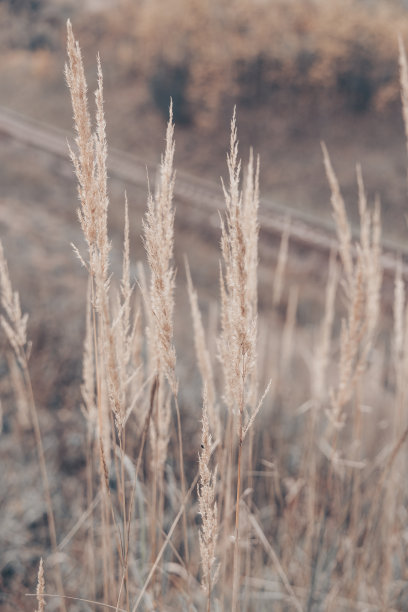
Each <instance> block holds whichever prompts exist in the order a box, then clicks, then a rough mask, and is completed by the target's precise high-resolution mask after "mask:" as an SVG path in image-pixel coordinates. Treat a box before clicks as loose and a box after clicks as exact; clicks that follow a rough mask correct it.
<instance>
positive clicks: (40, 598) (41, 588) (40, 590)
mask: <svg viewBox="0 0 408 612" xmlns="http://www.w3.org/2000/svg"><path fill="white" fill-rule="evenodd" d="M44 593H45V579H44V565H43V560H42V557H41V559H40V565H39V567H38V578H37V603H38V608H37V610H36V612H44V610H45V599H44Z"/></svg>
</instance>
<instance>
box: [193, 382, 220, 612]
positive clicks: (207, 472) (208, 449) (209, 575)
mask: <svg viewBox="0 0 408 612" xmlns="http://www.w3.org/2000/svg"><path fill="white" fill-rule="evenodd" d="M211 453H212V437H211V433H210V429H209V421H208V398H207V389H206V388H205V387H204V392H203V416H202V432H201V452H200V453H199V471H200V481H199V484H198V505H199V512H200V515H201V519H202V525H201V528H200V534H199V539H200V553H201V567H202V579H201V585H202V588H203V589H204V591H205V593H206V595H207V611H208V612H210V609H211V594H212V590H213V588H214V586H215V584H216V582H217V578H218V570H219V566H218V565H217V564H216V545H217V536H218V533H217V532H218V516H217V503H216V501H215V491H216V484H217V466H216V467H215V469H214V471H212V470H211V469H210V460H211Z"/></svg>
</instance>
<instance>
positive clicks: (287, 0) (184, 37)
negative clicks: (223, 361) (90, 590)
mask: <svg viewBox="0 0 408 612" xmlns="http://www.w3.org/2000/svg"><path fill="white" fill-rule="evenodd" d="M68 18H70V19H71V21H72V24H73V28H74V33H75V36H76V38H77V39H78V40H79V41H80V45H81V48H82V52H83V57H84V62H85V67H86V72H87V78H88V84H89V91H90V93H92V92H93V91H94V89H95V86H96V57H97V53H98V52H99V53H100V55H101V60H102V66H103V72H104V93H105V112H106V121H107V133H108V144H109V146H110V147H111V148H113V149H117V150H119V151H122V152H123V153H127V154H130V155H131V156H132V157H134V158H135V161H136V160H139V162H140V161H141V162H143V164H147V165H148V166H149V167H153V168H154V167H155V166H156V165H157V163H158V161H159V159H160V154H161V151H162V150H163V146H164V133H165V125H166V121H167V118H168V105H169V99H170V97H172V99H173V104H174V118H175V123H176V132H175V134H176V136H175V137H176V157H175V166H176V169H177V171H179V172H180V174H181V175H183V173H184V174H185V175H186V176H187V175H191V176H193V177H199V178H200V180H201V181H202V183H203V185H204V184H206V183H205V181H208V188H209V189H210V187H211V189H219V195H220V197H221V196H222V193H221V187H220V181H219V177H220V175H223V176H225V174H226V162H225V154H226V151H227V149H228V145H229V123H230V119H231V116H232V112H233V108H234V105H236V106H237V116H238V133H239V140H240V154H241V156H242V157H243V159H244V160H246V159H247V157H248V151H249V147H250V146H252V147H253V148H254V150H255V152H256V153H259V154H260V158H261V174H260V181H261V194H262V196H263V198H264V200H265V201H264V204H263V206H264V207H267V206H268V202H270V203H271V206H272V204H273V205H274V206H278V207H279V208H280V210H281V211H282V212H283V214H288V215H291V216H293V215H294V216H296V214H299V215H301V216H302V215H303V217H304V216H307V218H308V219H309V220H311V223H312V224H316V225H328V226H330V224H331V208H330V194H329V189H328V186H327V182H326V178H325V174H324V168H323V163H322V154H321V146H320V142H321V141H324V142H325V143H326V144H327V147H328V149H329V152H330V155H331V158H332V161H333V164H334V167H335V169H336V172H337V174H338V177H339V181H340V184H341V187H342V190H343V194H344V196H345V199H346V203H347V206H348V211H349V214H350V217H351V218H352V219H353V220H354V221H356V220H357V218H358V206H357V184H356V179H355V166H356V163H357V162H361V163H362V168H363V176H364V178H365V182H366V186H367V190H368V193H369V197H370V200H371V201H372V200H373V198H374V196H376V195H378V196H379V197H380V200H381V208H382V217H383V229H384V234H385V239H386V240H387V241H388V242H389V243H390V244H392V245H394V247H395V248H397V249H400V250H404V245H405V244H406V221H405V215H406V204H407V189H406V152H405V136H404V127H403V122H402V114H401V108H400V93H399V80H398V79H399V77H398V35H401V37H402V38H403V40H405V42H406V43H408V3H407V2H403V1H402V0H401V1H397V0H395V1H394V0H378V1H377V0H354V1H352V0H330V1H329V2H327V1H325V0H235V1H231V0H207V1H203V0H167V1H166V2H163V1H161V0H144V1H143V0H99V1H98V0H81V2H78V1H70V0H31V1H28V0H8V1H7V0H1V1H0V58H1V59H0V239H1V240H2V242H3V245H4V249H5V254H6V257H7V259H8V262H9V268H10V274H11V278H12V281H13V285H14V288H15V289H17V290H18V291H19V292H20V296H21V300H22V304H23V310H24V311H25V312H28V313H29V335H30V338H31V339H32V341H33V356H32V359H31V368H32V378H33V384H34V391H35V395H36V399H37V403H38V407H39V410H40V417H41V425H42V428H43V432H44V436H45V441H46V454H47V460H48V465H49V466H50V468H49V469H50V479H51V482H52V486H54V488H55V490H57V489H58V492H59V495H58V496H55V504H56V515H57V521H58V524H59V525H60V526H61V530H62V532H63V533H65V532H66V531H67V530H68V529H69V526H70V524H71V523H70V521H71V518H72V516H74V515H75V513H76V509H75V501H72V500H73V499H74V497H75V494H74V493H75V490H76V487H77V483H78V475H80V474H81V473H82V471H83V469H84V464H85V458H84V452H83V450H82V449H83V448H84V444H83V442H84V438H85V431H84V430H85V428H84V426H83V422H82V417H81V415H80V411H79V404H80V390H79V385H80V380H81V371H82V369H81V368H82V365H81V352H82V339H83V330H84V321H85V295H86V274H85V272H84V271H83V270H81V268H80V264H79V262H78V261H77V260H76V258H75V257H74V255H73V253H72V248H71V246H70V244H71V242H74V243H75V244H78V246H79V248H80V249H82V247H83V239H82V237H81V232H80V229H79V224H78V221H77V218H76V210H75V209H76V206H77V195H76V184H75V180H74V177H73V170H72V167H71V165H70V162H69V161H68V160H67V159H66V158H65V157H64V155H65V154H61V153H58V154H55V151H54V153H53V152H52V147H51V149H50V147H49V146H48V145H47V142H48V141H47V137H49V133H50V129H49V127H48V126H50V127H51V128H53V129H51V134H56V135H57V136H56V138H57V140H58V138H59V141H58V142H61V141H62V142H63V141H64V138H65V134H68V136H69V137H70V138H72V111H71V105H70V98H69V93H68V90H67V87H66V85H65V80H64V63H65V54H66V52H65V38H66V20H67V19H68ZM91 98H92V96H91ZM92 110H93V109H92ZM27 121H28V124H27ZM27 125H31V126H34V127H35V129H37V130H38V131H37V132H35V133H34V137H33V138H34V140H35V139H36V138H37V137H36V136H35V134H37V135H38V139H37V143H35V142H34V143H33V142H30V138H29V137H28V136H27V133H26V132H25V131H24V130H26V128H27ZM19 129H20V132H21V134H22V136H19V135H18V134H19V133H20V132H19ZM56 129H57V130H58V131H57V130H56ZM47 135H48V136H47ZM63 144H64V143H63ZM57 148H58V147H57ZM127 162H128V164H131V163H132V159H131V158H127ZM119 179H120V177H118V176H115V173H112V180H111V183H110V197H111V211H110V228H111V232H112V233H111V236H112V240H113V245H114V249H113V255H112V267H113V270H115V269H116V268H117V267H118V266H119V265H120V257H121V244H122V231H123V230H122V228H123V218H124V191H125V189H126V190H127V193H128V198H129V205H130V213H131V227H132V247H131V248H132V256H133V260H134V261H136V260H137V259H143V257H144V255H143V245H142V240H141V238H140V234H141V231H142V230H141V221H142V216H143V214H144V210H145V207H146V195H147V180H146V183H145V184H142V183H140V184H139V185H136V184H135V183H132V182H131V181H129V182H126V180H125V179H123V177H122V180H119ZM184 199H185V200H188V198H187V197H185V198H184ZM176 204H177V202H176ZM186 204H187V206H186ZM182 210H183V215H182V216H181V217H177V214H176V251H175V259H176V265H177V268H178V272H177V275H178V276H177V280H178V292H179V301H178V303H179V304H181V303H184V304H186V303H187V302H186V296H185V287H184V282H185V281H184V278H185V276H184V271H183V265H184V264H183V255H184V253H187V254H188V257H189V260H190V265H191V269H192V276H193V281H194V283H195V284H196V286H197V289H198V291H199V295H200V305H201V307H202V310H203V313H204V320H205V321H206V325H208V326H209V327H210V328H211V324H212V323H211V321H213V320H214V317H213V314H214V313H213V311H212V307H213V305H214V303H215V301H216V300H217V297H218V281H217V276H218V258H219V253H218V242H219V234H218V230H217V229H216V228H215V226H216V225H217V223H218V221H217V218H216V219H215V221H214V220H211V219H209V218H208V214H207V212H206V209H205V207H204V206H203V209H202V210H201V212H200V211H197V209H194V211H191V216H189V215H190V213H189V209H188V201H187V203H186V202H184V208H182ZM266 212H267V211H266ZM213 221H214V222H213ZM278 247H279V241H275V242H268V240H267V237H264V238H262V234H261V268H260V306H261V309H262V310H263V311H264V312H266V311H268V310H271V307H272V305H271V302H272V290H271V283H272V277H273V270H274V267H273V266H274V265H275V263H276V255H277V251H278ZM305 259H306V258H305V254H304V253H303V254H302V253H300V258H299V257H298V259H295V260H294V262H293V263H291V260H290V259H289V262H288V269H287V276H286V279H287V281H286V283H287V285H286V287H285V288H284V291H283V299H282V306H281V308H280V309H279V308H278V309H277V311H276V312H274V315H273V316H274V317H275V319H276V321H275V322H276V323H277V325H278V326H279V325H281V326H282V325H283V322H284V319H285V309H286V302H287V298H288V294H289V288H290V285H291V284H292V283H293V282H295V283H296V285H297V286H298V287H299V288H300V289H299V291H300V293H299V296H300V297H299V307H298V315H297V316H298V324H299V326H300V327H302V328H304V329H308V326H313V325H316V323H317V322H318V321H319V320H320V317H321V315H322V312H323V305H322V295H323V294H322V288H323V287H324V286H325V282H326V276H324V278H322V277H321V269H320V268H319V267H317V264H316V260H315V259H314V255H313V253H312V254H310V253H308V257H307V262H306V263H305ZM300 260H302V261H301V262H300ZM302 266H303V267H302ZM179 281H180V282H179ZM185 317H186V312H183V311H182V308H178V322H176V324H177V328H176V329H177V338H178V339H177V342H178V346H181V347H183V348H184V346H187V345H189V346H191V331H190V327H189V326H187V325H186V323H185V320H186V319H185ZM212 317H213V318H212ZM299 333H301V332H299ZM264 344H265V347H264V349H265V351H267V350H268V348H269V346H270V345H269V344H268V341H266V340H265V341H264ZM213 348H214V347H213ZM0 349H1V350H0V393H1V397H2V406H3V408H2V431H3V435H2V436H1V438H0V458H1V462H2V470H1V475H0V514H1V515H2V517H5V516H6V515H7V518H5V519H4V518H2V521H1V523H2V527H1V530H0V576H1V578H0V591H1V590H3V593H4V594H3V596H2V599H0V607H1V605H2V603H3V604H4V605H5V606H10V609H11V608H13V607H15V606H16V605H17V606H20V607H21V608H24V609H25V607H26V606H27V602H26V600H24V599H20V598H19V597H20V595H18V593H20V594H21V593H24V592H25V591H26V590H27V589H32V587H33V584H34V582H35V572H36V570H37V567H38V558H39V556H40V554H41V551H42V550H43V548H44V539H46V538H47V527H46V515H45V510H44V507H43V504H42V503H41V499H42V496H41V491H36V490H35V486H34V487H33V483H34V482H35V481H36V480H38V473H37V466H36V460H35V448H34V441H33V439H32V435H31V432H30V430H29V426H28V424H27V423H24V418H23V417H22V416H21V415H24V406H20V407H19V408H18V415H19V416H18V419H17V421H18V422H17V423H16V418H17V417H16V414H17V411H16V407H17V405H18V402H19V401H20V402H21V401H23V400H22V398H19V397H18V394H16V389H18V380H17V381H16V376H17V377H18V373H16V372H15V371H14V374H13V366H12V365H11V362H10V359H9V358H8V357H7V350H6V343H5V340H4V337H3V336H2V337H1V340H0ZM188 350H190V349H188ZM214 350H215V349H214ZM179 367H180V368H181V370H182V372H181V375H183V374H184V375H185V377H188V376H190V377H192V378H190V379H191V380H193V381H194V380H196V381H198V378H197V373H196V372H194V373H192V366H191V365H189V364H188V362H186V363H184V364H183V363H182V364H181V365H180V366H179ZM305 367H306V366H305V364H300V365H299V364H298V370H297V372H298V374H299V371H300V375H299V378H301V377H302V372H303V371H304V370H305ZM299 369H300V370H299ZM10 374H11V375H12V376H10ZM13 376H14V382H13V378H12V377H13ZM195 391H196V389H195ZM195 391H194V385H192V389H190V390H189V389H188V388H187V389H186V391H185V395H184V396H183V399H182V403H183V406H184V410H185V409H186V406H188V405H189V402H190V403H191V402H193V401H196V395H195ZM303 391H304V389H300V387H299V390H298V391H296V392H295V391H292V393H297V392H299V395H300V396H301V395H302V393H303ZM294 401H295V403H296V398H295V400H294ZM282 404H283V403H282ZM187 418H189V417H188V416H187ZM190 418H191V419H192V420H193V421H194V423H193V425H194V429H195V428H196V418H197V417H196V416H194V417H190ZM193 425H192V426H191V429H193ZM16 427H17V428H18V431H19V433H20V435H21V436H22V438H21V439H22V440H24V445H21V446H16V444H15V436H13V435H8V434H12V433H13V432H15V431H16ZM187 452H188V450H187ZM22 468H24V469H22ZM22 483H23V486H22ZM22 490H25V491H27V490H30V497H29V500H30V501H29V503H28V504H27V502H26V501H24V500H23V499H22V497H21V492H22ZM26 499H27V498H26ZM66 500H70V506H69V510H67V504H66ZM78 504H79V502H78ZM78 512H79V510H78ZM61 554H63V553H61ZM74 578H75V577H73V581H74ZM5 609H8V608H5ZM27 609H31V608H27Z"/></svg>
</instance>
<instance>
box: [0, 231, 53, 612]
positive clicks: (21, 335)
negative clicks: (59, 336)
mask: <svg viewBox="0 0 408 612" xmlns="http://www.w3.org/2000/svg"><path fill="white" fill-rule="evenodd" d="M0 298H1V305H2V308H3V311H4V313H5V314H4V315H3V314H2V315H1V319H0V320H1V324H2V327H3V329H4V331H5V333H6V336H7V338H8V341H9V343H10V346H11V348H12V350H13V352H14V355H15V357H16V360H17V362H18V364H19V367H20V368H21V373H22V375H21V385H19V390H20V391H19V392H20V393H25V397H26V400H25V403H26V404H27V405H28V406H29V410H30V417H31V421H32V425H33V429H34V437H35V443H36V446H37V454H38V462H39V466H40V472H41V479H42V483H43V488H44V495H45V501H46V508H47V518H48V530H49V534H50V540H51V547H52V550H53V551H54V552H56V551H57V531H56V526H55V518H54V511H53V507H52V500H51V491H50V484H49V479H48V472H47V466H46V463H45V454H44V446H43V441H42V434H41V428H40V422H39V418H38V412H37V406H36V403H35V399H34V393H33V388H32V384H31V377H30V370H29V366H28V359H29V356H30V348H31V345H30V344H29V343H28V342H27V320H28V315H27V314H24V315H23V314H22V312H21V308H20V296H19V294H18V292H17V291H15V292H13V289H12V284H11V280H10V276H9V272H8V266H7V261H6V259H5V256H4V251H3V246H2V244H1V242H0ZM56 580H57V590H58V593H59V595H61V596H63V594H64V589H63V583H62V575H61V568H60V566H59V564H57V568H56ZM61 610H62V611H63V612H64V611H65V603H64V601H63V599H62V600H61Z"/></svg>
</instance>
